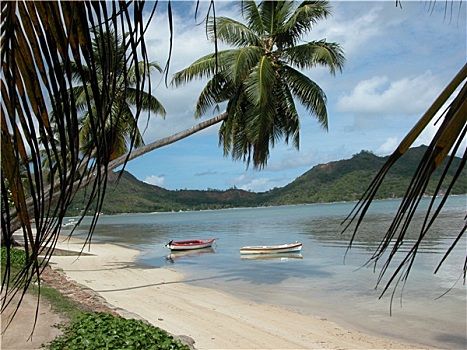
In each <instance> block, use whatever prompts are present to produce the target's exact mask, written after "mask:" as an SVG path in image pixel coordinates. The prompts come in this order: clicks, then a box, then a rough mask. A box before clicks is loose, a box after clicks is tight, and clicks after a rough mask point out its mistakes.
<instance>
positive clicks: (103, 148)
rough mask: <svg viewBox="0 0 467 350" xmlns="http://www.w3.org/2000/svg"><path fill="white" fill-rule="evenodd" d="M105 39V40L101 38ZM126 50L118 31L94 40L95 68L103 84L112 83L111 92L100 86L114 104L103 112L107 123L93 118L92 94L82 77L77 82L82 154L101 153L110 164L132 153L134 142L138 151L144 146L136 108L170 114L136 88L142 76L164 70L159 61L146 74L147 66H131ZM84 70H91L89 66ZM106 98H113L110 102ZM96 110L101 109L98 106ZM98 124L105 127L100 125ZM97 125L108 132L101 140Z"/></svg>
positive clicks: (74, 91) (155, 99)
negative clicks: (131, 147) (80, 112)
mask: <svg viewBox="0 0 467 350" xmlns="http://www.w3.org/2000/svg"><path fill="white" fill-rule="evenodd" d="M101 36H104V37H103V38H101ZM125 50H126V47H125V45H124V44H123V40H122V38H121V37H119V36H116V35H115V33H114V32H108V33H104V35H99V34H96V37H95V39H94V41H93V51H92V52H93V55H94V56H95V62H96V67H95V69H96V70H97V73H98V75H99V78H100V81H101V82H103V81H104V79H106V80H107V81H110V82H111V84H110V86H111V89H110V91H104V90H103V89H102V86H104V84H101V85H100V87H99V88H100V94H101V100H103V101H106V100H109V101H113V103H112V104H110V103H109V104H108V105H109V106H110V105H111V106H112V107H111V108H109V109H108V110H107V111H106V112H105V113H103V115H105V116H106V118H105V120H104V121H99V120H97V119H96V118H92V116H93V115H96V113H90V111H89V110H86V108H87V106H88V104H87V98H88V97H87V95H88V96H91V100H92V92H91V90H90V88H89V87H88V86H86V84H83V80H82V76H80V75H78V74H75V77H76V79H75V81H77V82H78V83H80V85H78V86H75V87H74V88H73V96H74V97H75V99H76V105H77V108H78V109H79V110H81V111H82V112H83V117H82V119H81V123H82V126H81V130H80V143H81V145H82V151H83V153H85V154H92V153H93V152H100V153H101V155H103V157H104V158H105V159H107V160H108V161H110V160H112V159H115V158H117V157H118V156H121V155H122V154H125V153H126V152H128V144H129V143H130V142H131V143H132V144H133V146H134V147H136V148H137V147H140V146H142V145H144V142H143V138H142V135H141V133H140V132H139V129H138V126H137V125H136V120H135V118H134V116H133V112H132V106H133V105H136V104H137V103H139V104H140V105H141V108H142V110H148V111H151V112H154V113H156V114H159V115H162V116H165V113H166V111H165V109H164V107H163V106H162V104H161V103H160V102H159V100H158V99H157V98H156V97H154V96H153V95H151V94H150V93H148V92H145V91H140V90H139V89H137V88H135V87H134V84H135V83H136V81H137V79H136V77H137V76H138V75H140V76H143V75H144V76H146V77H149V75H150V73H151V70H154V69H156V70H158V71H159V72H160V71H161V68H160V67H159V65H158V64H157V63H155V62H149V63H147V64H146V71H144V70H143V68H142V67H143V66H142V64H141V63H139V62H138V63H136V64H134V63H133V64H131V65H128V63H127V62H126V61H125ZM84 68H85V69H89V68H88V67H84ZM106 95H108V96H109V97H108V98H107V99H106ZM91 102H92V101H91ZM93 108H97V106H96V104H94V103H93ZM101 108H106V107H105V103H104V104H102V106H101ZM98 123H101V124H100V125H97V124H98ZM93 124H94V125H93ZM96 126H97V129H99V128H102V129H103V130H104V134H105V137H104V138H103V139H101V140H96V131H95V130H96Z"/></svg>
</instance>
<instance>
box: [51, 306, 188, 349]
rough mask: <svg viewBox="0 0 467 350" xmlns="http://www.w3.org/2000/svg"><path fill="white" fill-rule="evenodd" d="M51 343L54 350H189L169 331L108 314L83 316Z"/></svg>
mask: <svg viewBox="0 0 467 350" xmlns="http://www.w3.org/2000/svg"><path fill="white" fill-rule="evenodd" d="M63 331H64V334H63V335H62V336H60V337H57V338H55V339H54V340H53V341H52V342H51V343H49V344H47V345H46V346H47V348H48V349H51V350H87V349H89V350H95V349H126V350H131V349H135V350H136V349H145V350H188V349H189V347H188V346H186V345H184V344H182V343H181V342H180V341H179V340H177V339H174V338H173V337H172V336H171V335H169V334H168V333H167V332H165V331H163V330H161V329H159V328H157V327H153V326H151V325H149V324H146V323H144V322H143V321H139V320H133V319H131V320H129V319H125V318H121V317H115V316H112V315H109V314H105V313H83V314H82V315H81V316H80V317H78V318H77V319H76V320H75V321H74V322H73V323H72V324H70V325H69V326H66V327H64V329H63Z"/></svg>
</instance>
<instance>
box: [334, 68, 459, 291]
mask: <svg viewBox="0 0 467 350" xmlns="http://www.w3.org/2000/svg"><path fill="white" fill-rule="evenodd" d="M466 79H467V65H464V67H463V68H462V69H461V70H460V71H459V73H458V74H457V75H456V77H455V78H454V79H453V80H452V81H451V83H450V84H449V85H448V86H447V87H446V89H445V90H444V91H443V92H442V93H441V94H440V96H439V97H438V98H437V99H436V101H435V102H434V103H433V104H432V106H431V107H430V108H429V109H428V111H427V112H426V113H425V114H424V115H423V116H422V118H421V119H420V120H419V122H418V123H417V124H416V125H415V126H414V128H413V129H412V130H411V131H410V132H409V133H408V134H407V136H406V137H405V138H404V140H403V141H402V142H401V143H400V145H399V147H398V148H397V149H396V151H395V152H394V153H393V154H392V155H391V156H390V157H389V158H388V160H387V162H386V163H385V164H384V166H383V168H382V169H381V170H380V171H379V173H378V174H377V175H376V177H375V178H374V179H373V181H372V183H371V184H370V186H369V187H368V189H367V191H366V192H365V194H364V195H363V197H362V198H361V199H360V201H359V202H358V203H357V204H356V206H355V207H354V209H353V211H352V212H351V213H350V214H349V216H348V217H347V218H346V220H345V221H344V222H343V224H345V226H344V230H343V231H346V230H347V229H350V227H351V225H352V224H355V225H354V228H353V234H352V238H351V241H350V243H349V249H350V248H351V246H352V242H353V241H354V239H355V237H356V235H357V232H358V229H359V227H360V225H361V223H362V221H363V219H364V217H365V214H366V213H367V211H368V209H369V207H370V205H371V203H372V200H373V198H374V196H375V194H376V192H377V190H378V188H379V187H380V185H381V183H382V182H383V180H384V178H385V176H386V174H387V173H388V171H389V169H390V168H391V167H392V166H393V165H394V164H395V163H396V161H397V160H398V159H399V158H400V157H401V156H403V154H404V153H405V152H406V151H407V150H408V148H409V147H410V146H411V145H412V144H413V142H414V141H415V140H416V138H417V137H418V135H420V134H421V132H422V131H423V130H424V129H425V128H426V127H427V125H428V124H429V122H430V121H432V120H434V118H437V114H438V111H440V110H441V108H442V106H443V105H444V104H445V103H446V101H447V100H448V99H449V98H450V97H451V96H454V100H453V102H452V103H451V104H450V105H449V107H448V108H447V110H446V111H445V113H444V115H443V122H442V123H441V125H440V126H439V129H438V131H437V133H436V134H435V136H434V137H433V139H432V142H431V143H430V145H429V146H428V148H427V150H426V152H425V154H424V156H423V159H422V160H421V161H420V164H419V166H418V168H417V170H416V172H415V173H414V175H413V178H412V181H411V182H410V184H409V186H408V188H407V191H406V194H405V195H404V198H403V200H402V202H401V204H400V206H399V209H398V211H397V213H396V215H395V217H394V219H393V221H392V224H391V226H390V227H389V229H388V230H387V231H386V233H385V234H384V237H383V238H382V240H381V244H380V245H379V247H378V248H377V249H376V251H375V253H374V254H373V257H372V258H371V260H370V262H374V263H376V262H377V261H378V260H379V259H381V257H382V256H383V254H384V252H386V251H387V250H390V253H389V257H388V258H387V260H386V262H385V263H384V265H383V267H382V269H381V272H380V276H379V278H378V284H379V283H381V281H382V279H383V276H385V274H386V272H387V270H388V268H389V266H392V263H393V260H394V258H395V257H396V254H398V253H399V251H400V250H401V247H402V246H403V245H404V242H405V236H406V234H407V230H408V226H409V223H410V222H411V219H412V217H413V216H414V214H415V212H416V211H417V209H418V205H419V202H420V199H421V198H422V197H423V195H424V193H425V189H426V186H427V184H428V181H429V180H430V178H431V175H432V174H433V172H434V171H435V170H436V169H437V168H439V167H440V166H441V164H443V162H444V160H445V159H446V158H447V157H448V153H449V152H453V154H452V156H451V157H453V156H454V155H455V153H456V152H457V151H458V150H459V149H460V147H462V144H463V142H465V135H466V132H467V126H466V115H467V83H465V80H466ZM462 84H464V85H463V87H462V88H461V89H460V90H459V92H458V93H455V91H456V89H457V88H458V87H459V86H461V85H462ZM464 147H465V145H464ZM466 158H467V155H466V152H465V151H464V156H463V158H462V162H461V163H460V165H459V168H458V169H457V171H456V176H455V177H454V178H453V180H452V182H451V183H450V184H449V186H448V190H447V192H446V193H445V194H444V198H443V200H441V202H440V203H439V204H438V205H435V202H434V200H435V198H436V196H437V195H438V194H439V192H438V191H439V188H440V187H441V184H442V183H443V182H444V181H445V179H446V173H447V170H448V169H449V167H450V166H451V165H452V162H451V161H448V162H447V164H446V168H445V170H444V172H443V173H442V176H441V178H440V180H439V183H438V187H437V190H436V191H435V193H434V195H433V199H432V202H431V204H430V206H429V207H428V209H427V211H426V213H425V222H424V223H423V225H422V227H421V228H420V233H419V236H418V238H417V239H416V240H415V242H414V243H413V244H412V246H411V247H409V248H408V252H407V253H406V254H405V257H404V258H403V259H402V260H401V261H400V262H398V263H395V264H396V267H395V269H394V272H393V273H392V274H391V276H390V278H389V280H388V282H387V283H386V285H385V287H384V289H383V292H382V294H384V293H385V292H386V291H387V290H388V288H389V287H390V285H391V284H392V283H393V282H394V283H396V287H397V285H398V284H399V283H400V282H404V281H406V279H407V277H408V275H409V272H410V270H411V267H412V264H413V262H414V260H415V257H416V255H417V252H418V249H419V246H420V244H421V243H422V241H423V240H424V238H425V236H426V234H427V233H428V230H429V228H430V227H431V225H432V223H433V222H434V220H435V219H436V217H437V215H438V214H439V213H440V211H441V209H442V207H443V205H444V203H445V200H446V199H447V197H448V196H449V192H450V189H451V188H452V186H453V185H454V183H455V182H456V181H459V180H460V179H461V177H460V174H461V173H462V170H463V169H464V167H465V163H466ZM459 230H460V231H459V235H458V237H457V239H455V240H454V242H453V243H452V245H451V247H450V248H449V249H448V250H447V252H446V254H445V256H447V255H448V254H449V253H450V252H451V251H452V248H453V247H454V246H455V245H456V244H457V243H458V242H459V239H460V237H461V236H462V235H463V234H464V233H465V227H463V228H460V229H459ZM444 259H445V257H444V258H443V259H442V261H441V262H440V264H441V263H442V262H443V261H444ZM466 267H467V266H466V265H464V266H463V274H464V283H465V276H466ZM438 268H439V266H438ZM394 293H395V289H394V291H393V294H394Z"/></svg>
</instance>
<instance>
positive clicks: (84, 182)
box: [10, 113, 227, 239]
mask: <svg viewBox="0 0 467 350" xmlns="http://www.w3.org/2000/svg"><path fill="white" fill-rule="evenodd" d="M225 119H227V113H222V114H220V115H218V116H216V117H214V118H211V119H209V120H206V121H204V122H201V123H199V124H197V125H195V126H192V127H191V128H189V129H186V130H183V131H181V132H178V133H176V134H173V135H171V136H168V137H165V138H163V139H160V140H157V141H154V142H152V143H149V144H147V145H144V146H141V147H139V148H137V149H135V150H133V151H131V152H128V153H125V154H124V155H122V156H120V157H118V158H116V159H114V160H112V161H111V162H110V163H109V164H108V165H107V171H111V170H113V169H115V168H117V167H119V166H121V165H124V164H126V163H127V162H129V161H131V160H133V159H135V158H138V157H140V156H142V155H144V154H146V153H149V152H151V151H154V150H155V149H158V148H161V147H164V146H167V145H170V144H172V143H174V142H177V141H180V140H182V139H184V138H186V137H188V136H191V135H193V134H195V133H197V132H199V131H201V130H204V129H206V128H208V127H210V126H213V125H215V124H218V123H220V122H221V121H224V120H225ZM80 170H81V171H85V169H84V167H82V168H80ZM92 180H93V176H92V174H87V175H86V176H83V177H82V178H80V179H79V180H78V181H76V182H75V183H73V192H74V193H76V191H78V190H79V189H81V188H83V187H86V186H88V185H89V183H90V182H91V181H92ZM59 186H60V184H59V183H56V184H55V188H54V189H52V188H51V187H52V186H48V188H47V191H46V192H48V193H54V194H53V196H52V197H49V196H47V195H46V196H45V199H46V200H49V199H50V203H52V202H54V201H56V200H57V198H58V197H59V196H60V192H58V191H57V190H58V189H59ZM33 202H34V199H33V198H28V199H27V200H26V201H25V203H26V205H27V207H28V215H32V214H33V212H34V207H33V205H32V204H33ZM10 216H11V217H15V216H17V215H16V210H15V209H12V210H11V212H10ZM20 227H21V225H20V222H19V220H18V219H13V220H12V221H11V222H10V232H11V233H13V232H15V231H16V230H18V229H19V228H20ZM11 239H12V237H11Z"/></svg>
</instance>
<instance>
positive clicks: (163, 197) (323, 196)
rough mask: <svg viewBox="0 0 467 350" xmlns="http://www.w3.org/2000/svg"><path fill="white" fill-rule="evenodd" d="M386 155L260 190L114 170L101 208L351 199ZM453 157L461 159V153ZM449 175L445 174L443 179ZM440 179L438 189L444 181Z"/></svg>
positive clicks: (387, 186) (398, 185)
mask: <svg viewBox="0 0 467 350" xmlns="http://www.w3.org/2000/svg"><path fill="white" fill-rule="evenodd" d="M425 149H426V147H425V146H420V147H416V148H412V149H410V150H409V151H408V152H407V153H406V154H405V155H404V156H403V157H402V158H401V159H400V160H399V161H398V162H397V163H396V165H395V166H394V167H393V168H392V169H391V171H390V172H389V174H388V176H387V177H386V179H385V181H384V182H383V185H382V186H381V188H380V190H379V191H378V194H377V196H376V198H377V199H383V198H399V197H402V196H403V195H404V192H405V190H406V189H407V186H408V184H409V182H410V180H411V177H412V175H413V173H414V172H415V170H416V167H417V165H418V163H419V160H420V159H421V157H422V156H423V153H424V152H425ZM386 160H387V157H378V156H376V155H374V154H372V153H370V152H367V151H362V152H360V153H358V154H356V155H354V156H353V157H352V158H351V159H345V160H339V161H335V162H330V163H327V164H320V165H317V166H315V167H313V168H312V169H311V170H309V171H308V172H306V173H304V174H303V175H302V176H300V177H299V178H297V179H296V180H295V181H293V182H291V183H290V184H288V185H287V186H285V187H282V188H275V189H273V190H270V191H268V192H264V193H254V192H248V191H244V190H239V189H229V190H226V191H220V190H218V191H217V190H206V191H199V190H177V191H169V190H166V189H163V188H161V187H158V186H153V185H149V184H146V183H144V182H142V181H139V180H137V179H136V178H135V177H134V176H133V175H131V174H130V173H128V172H124V173H123V174H122V176H121V178H120V180H119V181H117V179H118V176H117V174H115V176H112V177H111V178H110V179H109V182H108V190H107V193H106V199H105V202H104V206H103V208H102V212H103V213H105V214H116V213H135V212H155V211H179V210H203V209H221V208H232V207H252V206H270V205H287V204H305V203H325V202H340V201H355V200H358V199H359V198H360V197H361V196H362V194H363V193H364V191H365V190H366V189H367V187H368V185H369V184H370V182H371V180H372V179H373V177H374V176H375V175H376V173H377V172H378V171H379V169H381V167H382V166H383V164H384V162H385V161H386ZM454 161H455V162H460V158H456V159H455V160H454ZM443 168H444V166H443V167H441V169H438V170H437V171H436V172H435V175H434V179H432V181H431V182H430V184H429V186H428V189H427V191H426V195H430V194H432V193H433V192H434V190H435V188H436V185H437V180H438V179H439V177H440V175H441V171H442V169H443ZM453 168H456V166H454V167H453ZM453 175H454V174H453V173H450V174H448V180H450V179H451V178H452V176H453ZM465 175H466V174H465V170H464V176H463V177H462V181H459V182H458V184H457V185H456V187H455V189H454V191H453V193H454V194H464V193H467V177H466V176H465ZM445 183H446V185H445V186H444V188H442V193H444V191H445V190H446V187H447V184H448V183H449V181H445ZM84 193H85V191H82V193H80V194H79V195H78V196H77V199H76V200H75V201H74V205H73V206H72V211H71V212H70V213H69V214H70V215H76V214H78V213H79V212H80V211H81V210H82V203H84V201H82V198H83V195H84Z"/></svg>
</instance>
